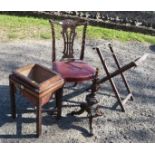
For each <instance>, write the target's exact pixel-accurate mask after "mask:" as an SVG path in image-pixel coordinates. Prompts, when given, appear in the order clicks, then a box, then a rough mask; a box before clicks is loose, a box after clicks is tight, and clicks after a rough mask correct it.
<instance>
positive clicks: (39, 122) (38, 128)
mask: <svg viewBox="0 0 155 155" xmlns="http://www.w3.org/2000/svg"><path fill="white" fill-rule="evenodd" d="M36 110H37V112H36V113H37V116H36V131H37V137H39V136H40V135H41V131H42V127H41V125H42V115H41V111H42V106H41V105H40V104H39V103H37V109H36Z"/></svg>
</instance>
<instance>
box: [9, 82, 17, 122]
mask: <svg viewBox="0 0 155 155" xmlns="http://www.w3.org/2000/svg"><path fill="white" fill-rule="evenodd" d="M9 87H10V102H11V114H12V118H13V119H15V118H16V98H15V86H14V84H13V82H11V81H9Z"/></svg>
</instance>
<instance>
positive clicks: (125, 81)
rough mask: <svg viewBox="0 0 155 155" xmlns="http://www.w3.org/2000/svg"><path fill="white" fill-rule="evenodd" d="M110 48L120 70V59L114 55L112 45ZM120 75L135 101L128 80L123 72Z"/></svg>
mask: <svg viewBox="0 0 155 155" xmlns="http://www.w3.org/2000/svg"><path fill="white" fill-rule="evenodd" d="M109 48H110V51H111V53H112V56H113V58H114V61H115V63H116V65H117V67H118V69H120V68H121V67H120V64H119V61H118V59H117V57H116V55H115V53H114V50H113V48H112V45H111V44H109ZM120 75H121V77H122V80H123V82H124V84H125V87H126V89H127V91H128V93H129V94H131V100H132V101H133V100H134V98H133V94H132V92H131V91H130V88H129V85H128V82H127V80H126V78H125V76H124V74H123V73H122V72H121V73H120Z"/></svg>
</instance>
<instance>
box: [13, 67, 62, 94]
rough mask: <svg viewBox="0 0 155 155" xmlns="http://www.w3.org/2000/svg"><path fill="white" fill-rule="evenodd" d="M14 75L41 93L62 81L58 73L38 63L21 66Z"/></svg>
mask: <svg viewBox="0 0 155 155" xmlns="http://www.w3.org/2000/svg"><path fill="white" fill-rule="evenodd" d="M13 75H15V76H16V78H18V79H20V81H22V82H23V83H25V85H29V86H30V87H32V88H35V90H36V92H39V93H41V92H43V91H45V90H47V89H48V88H51V87H54V85H57V84H58V82H60V81H62V78H61V77H60V76H59V75H58V74H57V73H55V72H54V71H51V70H50V69H48V68H46V67H43V66H41V65H38V64H32V65H27V66H24V67H21V68H19V69H17V70H15V71H14V72H13Z"/></svg>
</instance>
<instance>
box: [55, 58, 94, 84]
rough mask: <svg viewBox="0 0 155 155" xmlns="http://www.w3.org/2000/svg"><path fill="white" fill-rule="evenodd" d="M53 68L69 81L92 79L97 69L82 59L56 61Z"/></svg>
mask: <svg viewBox="0 0 155 155" xmlns="http://www.w3.org/2000/svg"><path fill="white" fill-rule="evenodd" d="M53 70H54V71H56V72H58V73H59V74H61V76H62V77H63V78H64V79H65V81H67V82H80V81H84V80H90V79H92V78H93V75H95V72H96V69H95V68H93V67H92V66H90V65H89V64H87V63H85V62H84V61H82V60H70V61H55V62H53Z"/></svg>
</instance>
